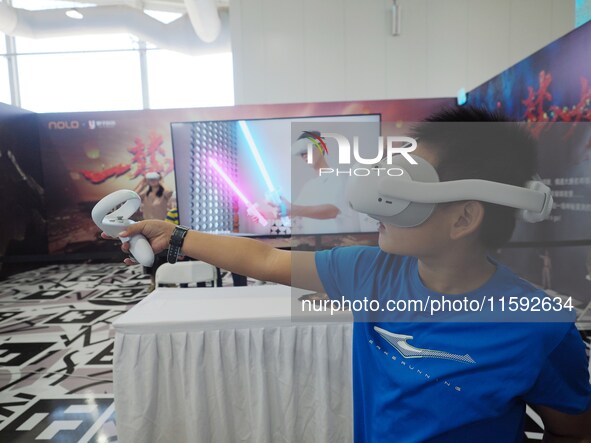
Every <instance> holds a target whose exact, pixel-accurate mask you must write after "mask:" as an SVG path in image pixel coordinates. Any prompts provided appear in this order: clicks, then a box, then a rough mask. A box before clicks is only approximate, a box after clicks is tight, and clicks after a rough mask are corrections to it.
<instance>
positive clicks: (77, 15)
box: [66, 8, 84, 20]
mask: <svg viewBox="0 0 591 443" xmlns="http://www.w3.org/2000/svg"><path fill="white" fill-rule="evenodd" d="M66 15H67V16H68V17H70V18H73V19H75V20H82V19H83V18H84V15H83V14H82V13H81V12H80V11H79V10H78V9H76V8H72V9H68V10H67V11H66Z"/></svg>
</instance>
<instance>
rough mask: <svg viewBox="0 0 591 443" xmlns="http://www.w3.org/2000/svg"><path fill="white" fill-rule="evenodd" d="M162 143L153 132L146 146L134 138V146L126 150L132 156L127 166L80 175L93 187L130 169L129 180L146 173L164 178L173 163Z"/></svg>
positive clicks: (83, 171) (85, 172)
mask: <svg viewBox="0 0 591 443" xmlns="http://www.w3.org/2000/svg"><path fill="white" fill-rule="evenodd" d="M163 142H164V140H163V138H162V136H161V135H160V134H157V133H155V132H152V133H150V135H149V136H148V144H147V145H146V144H145V143H144V141H143V140H142V138H141V137H135V138H134V143H135V144H134V145H133V146H132V147H131V148H128V149H127V151H128V152H129V153H130V154H131V155H132V158H131V161H130V162H129V163H128V164H118V165H115V166H112V167H110V168H107V169H103V170H102V171H98V172H95V171H89V170H82V171H80V173H81V174H82V176H83V177H84V178H86V179H87V180H88V181H90V182H91V183H93V184H95V185H98V184H101V183H104V182H105V181H107V180H109V179H111V178H117V177H120V176H122V175H123V174H126V173H127V172H129V171H131V170H132V169H134V170H133V172H132V173H131V175H130V180H133V179H135V178H137V177H139V176H143V175H145V174H146V173H148V172H159V173H160V175H161V176H162V177H165V176H166V175H168V174H169V173H171V172H172V170H173V169H174V163H173V161H172V159H171V158H168V157H166V151H165V150H164V148H163V147H162V144H163ZM134 166H135V168H134Z"/></svg>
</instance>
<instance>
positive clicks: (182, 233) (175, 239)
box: [166, 225, 189, 264]
mask: <svg viewBox="0 0 591 443" xmlns="http://www.w3.org/2000/svg"><path fill="white" fill-rule="evenodd" d="M187 232H189V228H186V227H184V226H180V225H179V226H175V228H174V231H172V236H171V237H170V242H169V246H168V254H167V255H166V260H167V261H168V263H171V264H174V263H176V261H177V259H178V258H179V255H180V254H181V247H182V246H183V241H184V240H185V237H186V235H187Z"/></svg>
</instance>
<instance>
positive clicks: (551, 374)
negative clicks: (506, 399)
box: [524, 325, 591, 414]
mask: <svg viewBox="0 0 591 443" xmlns="http://www.w3.org/2000/svg"><path fill="white" fill-rule="evenodd" d="M588 364H589V363H588V361H587V356H586V353H585V344H584V343H583V340H582V339H581V336H580V335H579V332H578V331H577V328H576V327H575V326H574V325H572V326H571V327H570V329H569V331H568V332H567V334H566V335H565V337H564V338H563V339H562V341H561V342H560V343H559V344H558V346H556V348H554V350H553V351H552V352H551V353H550V355H549V356H548V358H547V359H546V361H545V362H544V364H543V366H542V370H541V371H540V374H539V376H538V378H537V380H536V382H535V384H534V386H533V387H532V388H531V389H530V391H529V392H527V394H526V395H525V396H524V400H525V401H526V402H527V403H531V404H538V405H542V406H548V407H550V408H553V409H556V410H558V411H561V412H564V413H566V414H581V413H582V412H585V411H586V410H588V409H589V408H590V407H591V384H590V383H589V371H588V369H587V368H588Z"/></svg>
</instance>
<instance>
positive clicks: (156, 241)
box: [101, 220, 175, 265]
mask: <svg viewBox="0 0 591 443" xmlns="http://www.w3.org/2000/svg"><path fill="white" fill-rule="evenodd" d="M174 228H175V225H174V224H172V223H168V222H165V221H161V220H144V221H141V222H138V223H134V224H133V225H129V226H127V228H126V229H125V231H124V232H122V235H121V237H131V236H134V235H136V234H142V235H143V236H144V237H146V239H147V240H148V242H149V243H150V246H151V247H152V250H153V251H154V254H158V253H159V252H162V251H164V250H165V249H166V248H168V244H169V242H170V237H171V236H172V231H174ZM101 237H103V238H105V239H108V238H111V237H109V236H108V235H107V234H105V233H104V232H103V233H102V234H101ZM121 250H122V251H123V252H125V253H126V254H128V253H129V242H125V243H123V245H122V246H121ZM125 263H126V264H128V265H131V264H134V263H135V262H134V261H133V260H132V259H130V258H126V259H125Z"/></svg>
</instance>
